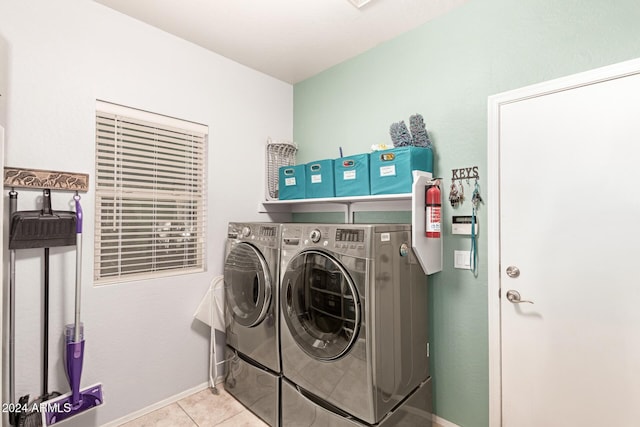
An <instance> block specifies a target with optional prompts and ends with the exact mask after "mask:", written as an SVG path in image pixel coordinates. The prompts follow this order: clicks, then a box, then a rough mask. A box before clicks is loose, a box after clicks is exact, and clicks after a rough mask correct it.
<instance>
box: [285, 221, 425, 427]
mask: <svg viewBox="0 0 640 427" xmlns="http://www.w3.org/2000/svg"><path fill="white" fill-rule="evenodd" d="M281 250H282V254H281V267H280V270H281V291H280V306H281V310H280V312H281V331H280V341H281V355H282V373H283V378H284V379H285V380H283V385H282V397H281V398H282V402H281V404H282V423H283V425H296V423H299V422H300V421H299V420H298V417H300V411H298V410H296V409H295V408H296V406H299V405H302V404H303V402H306V405H307V406H310V407H314V408H316V409H317V410H318V411H320V412H322V413H323V414H324V416H331V417H335V419H336V420H341V421H340V422H338V421H331V423H333V424H331V423H329V424H327V425H334V424H335V425H342V424H341V422H346V421H345V420H348V422H354V423H356V425H373V424H378V423H380V422H382V421H383V420H385V419H387V418H388V417H389V416H390V414H392V413H401V412H402V411H401V410H400V408H402V407H404V406H403V405H405V404H407V402H408V401H409V400H410V401H411V403H410V405H411V407H416V408H418V409H419V410H418V412H420V413H421V414H423V415H425V417H424V424H422V425H430V423H431V415H430V413H431V411H430V408H431V401H430V399H431V397H430V396H431V389H430V387H431V383H430V381H429V380H430V375H429V343H428V323H427V322H428V319H427V276H426V275H425V274H424V272H423V271H422V269H421V267H420V265H419V264H418V262H417V260H416V258H415V256H414V254H413V251H412V249H411V226H410V225H407V224H379V225H363V224H286V225H284V226H283V228H282V246H281ZM303 406H304V405H303ZM398 411H400V412H398ZM411 412H416V411H415V410H412V411H411ZM301 425H305V426H306V425H309V426H311V425H316V424H301ZM344 425H347V424H344ZM389 425H391V424H389Z"/></svg>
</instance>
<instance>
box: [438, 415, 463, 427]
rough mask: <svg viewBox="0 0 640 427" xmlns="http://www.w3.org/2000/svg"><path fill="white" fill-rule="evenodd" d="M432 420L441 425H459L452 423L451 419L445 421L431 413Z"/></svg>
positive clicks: (446, 426)
mask: <svg viewBox="0 0 640 427" xmlns="http://www.w3.org/2000/svg"><path fill="white" fill-rule="evenodd" d="M432 421H433V422H434V423H435V424H438V425H439V426H442V427H460V426H459V425H458V424H454V423H452V422H451V421H447V420H445V419H444V418H440V417H439V416H437V415H433V418H432Z"/></svg>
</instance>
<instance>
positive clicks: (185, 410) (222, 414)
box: [120, 384, 440, 427]
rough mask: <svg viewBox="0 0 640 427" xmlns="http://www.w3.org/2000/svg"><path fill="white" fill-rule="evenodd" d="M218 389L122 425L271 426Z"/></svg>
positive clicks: (144, 426)
mask: <svg viewBox="0 0 640 427" xmlns="http://www.w3.org/2000/svg"><path fill="white" fill-rule="evenodd" d="M217 390H218V394H217V395H216V394H214V393H213V392H212V391H211V389H209V388H207V389H206V390H202V391H199V392H197V393H195V394H192V395H191V396H188V397H185V398H184V399H182V400H179V401H178V402H176V403H172V404H170V405H167V406H165V407H163V408H160V409H158V410H156V411H154V412H151V413H150V414H147V415H144V416H142V417H140V418H137V419H135V420H133V421H129V422H128V423H125V424H121V426H120V427H268V425H267V424H266V423H264V422H263V421H262V420H260V418H258V417H256V416H255V415H254V414H253V413H252V412H251V411H249V410H248V409H247V408H245V407H244V406H243V405H242V404H241V403H240V402H238V401H237V400H236V399H235V398H234V397H233V396H231V395H230V394H229V393H227V392H226V391H225V390H224V387H223V385H222V384H220V385H218V387H217ZM433 427H440V426H439V425H438V424H435V423H434V424H433Z"/></svg>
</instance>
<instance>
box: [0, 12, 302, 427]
mask: <svg viewBox="0 0 640 427" xmlns="http://www.w3.org/2000/svg"><path fill="white" fill-rule="evenodd" d="M2 44H4V45H5V46H6V50H7V53H6V58H5V59H4V60H3V61H4V62H6V64H2V61H0V65H2V66H0V71H2V72H3V74H4V73H5V70H6V75H4V76H3V79H0V81H1V80H4V81H6V83H7V88H8V91H7V94H6V123H5V124H6V159H5V164H6V165H8V166H15V167H24V168H35V169H47V170H63V171H70V172H85V173H89V174H90V176H91V179H90V191H89V192H88V193H87V194H82V203H83V208H84V211H85V218H86V219H85V233H84V251H83V312H82V318H83V321H84V322H85V338H86V351H85V366H84V372H83V381H82V382H83V384H84V385H89V384H92V383H95V382H102V384H103V387H104V392H105V400H106V404H105V405H103V406H102V407H101V408H99V409H98V410H96V411H92V412H89V413H87V414H86V415H83V416H80V417H77V418H76V419H75V420H74V421H71V422H69V423H68V424H67V425H68V426H69V427H72V426H88V425H101V424H104V423H106V422H109V421H111V420H114V419H118V418H120V417H123V416H125V415H127V414H129V413H131V412H134V411H137V410H140V409H142V408H144V407H146V406H148V405H151V404H153V403H155V402H157V401H160V400H162V399H165V398H167V397H170V396H172V395H175V394H177V393H180V392H182V391H184V390H187V389H189V388H192V387H196V386H198V385H201V384H204V383H205V382H206V381H207V378H208V374H207V360H208V359H207V357H208V330H207V328H206V327H203V326H202V325H200V324H199V322H198V321H193V319H192V315H193V312H194V311H195V309H196V307H197V305H198V303H199V301H200V299H201V297H202V296H203V295H204V293H205V291H206V289H207V287H208V285H209V283H210V281H211V279H212V278H213V277H214V276H216V275H219V274H221V272H222V262H223V251H224V239H225V238H226V224H227V222H228V221H229V220H266V219H269V218H267V217H265V216H261V215H259V214H258V213H257V205H258V201H259V200H260V199H262V198H263V194H264V190H263V188H264V185H263V182H264V181H263V174H264V143H265V141H266V138H267V137H268V136H273V137H276V138H291V136H292V114H293V113H292V112H293V106H292V102H293V98H292V87H291V86H290V85H289V84H287V83H283V82H281V81H278V80H275V79H273V78H271V77H268V76H266V75H263V74H261V73H258V72H256V71H254V70H251V69H248V68H246V67H244V66H241V65H239V64H236V63H234V62H232V61H230V60H228V59H226V58H223V57H221V56H219V55H216V54H213V53H211V52H208V51H205V50H203V49H201V48H199V47H197V46H195V45H193V44H190V43H187V42H185V41H183V40H180V39H177V38H175V37H173V36H170V35H168V34H166V33H163V32H161V31H159V30H156V29H154V28H152V27H149V26H147V25H145V24H143V23H141V22H138V21H135V20H132V19H130V18H128V17H125V16H123V15H121V14H119V13H117V12H114V11H112V10H111V9H108V8H106V7H104V6H102V5H99V4H96V3H94V2H92V1H86V0H63V1H56V2H51V1H45V0H34V1H28V2H17V1H10V0H0V45H2ZM1 59H2V58H0V60H1ZM2 95H3V97H4V96H5V94H4V93H3V94H2ZM96 99H103V100H106V101H111V102H115V103H119V104H124V105H128V106H132V107H136V108H141V109H144V110H149V111H153V112H157V113H161V114H165V115H169V116H174V117H178V118H184V119H188V120H192V121H196V122H200V123H203V124H206V125H208V126H209V130H210V135H209V162H208V167H209V175H208V187H209V192H208V194H209V203H208V212H209V213H208V221H207V226H208V230H207V235H208V245H209V246H208V252H207V266H208V268H207V271H206V272H205V273H202V274H192V275H188V276H181V277H175V278H166V279H162V280H147V281H139V282H129V283H123V284H119V285H111V286H101V287H95V286H93V283H92V277H93V268H92V266H93V251H92V249H93V239H94V235H93V218H94V215H95V212H94V192H93V187H92V185H93V182H94V175H93V174H94V137H95V135H94V112H95V100H96ZM39 195H40V192H39V191H25V190H19V201H18V208H19V209H21V210H28V209H39V205H38V201H37V197H38V196H39ZM3 197H5V198H6V197H7V196H6V191H5V195H4V196H3ZM71 197H72V195H71V194H69V193H54V194H53V208H54V210H55V209H57V210H72V208H71V205H70V202H71ZM4 214H5V215H4V217H5V218H6V212H5V213H4ZM3 245H4V246H3V247H6V241H5V242H4V243H3ZM51 254H52V259H51V287H52V290H51V294H52V296H51V307H52V314H51V318H52V320H51V322H52V323H51V351H52V355H51V361H50V364H51V374H50V382H51V387H50V389H54V390H59V391H62V392H66V391H67V390H68V386H67V383H66V379H65V377H64V372H63V368H62V346H61V344H62V338H61V337H62V335H61V334H62V329H63V324H64V323H69V322H71V321H72V319H73V284H74V282H73V281H74V266H75V264H74V262H75V258H74V252H73V250H72V249H69V248H55V249H52V250H51ZM4 258H5V260H6V258H7V256H6V254H5V256H4ZM17 259H18V261H17V271H16V278H17V279H16V281H17V286H18V290H17V296H16V299H17V313H18V315H17V348H16V352H17V356H18V362H17V379H18V381H17V395H18V396H19V395H22V394H25V393H31V394H32V395H37V394H39V393H40V385H39V384H40V369H39V366H40V357H39V353H40V350H41V349H40V345H39V344H38V343H39V340H40V336H39V330H40V320H39V313H40V311H41V305H40V287H41V283H42V279H41V263H42V250H28V251H20V252H19V253H18V257H17ZM5 271H6V269H5ZM5 282H6V278H5ZM5 288H6V286H5ZM5 300H6V295H5ZM5 351H6V350H5ZM5 372H6V368H5ZM4 394H5V396H4V397H3V402H6V401H7V399H6V394H7V390H6V384H5V390H4Z"/></svg>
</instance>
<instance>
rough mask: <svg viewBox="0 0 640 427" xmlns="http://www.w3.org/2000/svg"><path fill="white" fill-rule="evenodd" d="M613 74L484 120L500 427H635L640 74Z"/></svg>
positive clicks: (534, 97) (639, 389)
mask: <svg viewBox="0 0 640 427" xmlns="http://www.w3.org/2000/svg"><path fill="white" fill-rule="evenodd" d="M634 64H635V69H636V70H638V71H640V63H637V62H636V63H634ZM612 69H613V70H614V72H613V74H614V75H616V77H617V78H613V79H608V78H605V80H602V75H603V74H602V71H601V70H602V69H601V70H600V71H597V72H595V73H594V74H593V75H591V76H589V75H588V74H581V75H578V77H577V80H572V79H564V80H563V81H561V82H560V83H558V81H556V82H555V83H553V84H551V85H547V86H545V85H539V86H538V87H537V89H534V90H533V92H532V91H527V90H525V91H524V92H523V93H520V94H516V95H515V98H519V99H515V100H513V102H504V98H503V99H502V102H498V104H499V105H498V106H497V107H496V108H497V109H496V110H495V111H494V112H493V113H492V116H493V118H492V121H494V126H495V127H494V131H493V136H492V137H490V138H491V139H493V142H490V146H491V144H494V147H493V148H490V150H493V152H494V153H495V154H496V157H497V160H498V162H499V163H498V171H499V174H498V175H499V176H496V178H495V180H496V182H497V186H496V187H497V191H498V193H497V194H495V195H494V197H495V196H499V201H497V200H496V201H492V203H494V206H496V209H495V211H494V212H497V219H496V220H495V224H497V226H498V230H497V231H498V233H496V237H495V238H496V239H498V240H497V242H495V244H493V245H492V247H493V248H495V250H496V251H497V253H498V260H497V261H498V263H496V264H495V269H496V272H495V274H494V275H493V276H492V277H493V279H492V277H490V281H492V280H493V281H494V282H497V285H496V284H494V285H493V286H498V287H499V291H500V295H501V298H500V299H499V300H498V299H497V298H498V292H495V294H493V295H492V297H494V298H493V300H492V299H491V298H490V302H489V305H490V312H491V311H492V310H494V312H493V314H492V316H493V318H496V315H495V310H498V311H499V313H498V316H497V317H498V318H499V321H498V322H497V323H499V331H498V332H499V334H500V335H501V345H500V350H499V351H500V354H495V352H492V354H491V356H490V357H491V358H492V360H493V359H495V358H496V357H499V358H500V360H501V366H500V369H501V375H498V376H499V377H500V379H499V384H498V385H497V386H496V385H495V384H494V386H493V387H492V390H493V392H492V393H491V394H492V399H495V398H496V392H495V391H496V387H499V388H500V389H501V390H500V391H501V396H502V399H501V401H502V402H501V403H502V404H501V411H500V416H499V418H500V419H501V421H502V423H501V424H502V425H503V426H510V427H529V426H530V427H540V426H545V427H549V426H562V427H566V426H580V427H588V426H598V427H600V426H604V425H607V426H616V427H624V426H639V425H640V191H639V188H638V186H639V182H640V173H639V171H640V167H639V166H640V74H632V75H628V76H625V77H621V76H620V72H619V69H618V68H615V67H613V68H612ZM605 74H606V73H605ZM593 79H596V80H599V81H597V82H593ZM576 81H577V82H579V83H578V84H577V86H574V87H573V88H569V89H564V90H560V87H566V85H567V84H568V85H575V82H576ZM589 81H591V82H590V83H587V82H589ZM554 86H555V87H554ZM535 92H538V93H537V94H536V93H535ZM540 92H542V93H540ZM490 102H491V101H490ZM496 119H497V120H496ZM490 126H491V124H490ZM496 129H497V131H495V130H496ZM496 145H497V150H495V148H496ZM498 153H499V154H498ZM490 156H491V154H490ZM490 162H491V161H490ZM498 203H499V205H498ZM498 236H499V237H498ZM490 262H491V260H490ZM510 267H513V268H511V269H509V268H510ZM516 269H517V270H516ZM509 270H511V274H509V273H508V271H509ZM518 273H519V274H518ZM491 287H492V285H490V293H491V292H492V290H491ZM494 290H497V289H494ZM510 291H515V292H518V293H519V294H520V298H521V300H523V301H522V302H520V303H517V302H516V301H510V300H509V299H508V298H507V293H508V292H510ZM516 297H517V295H516ZM524 301H531V303H529V302H524ZM492 304H495V307H494V308H493V309H492V308H491V305H492ZM490 328H491V326H490ZM495 332H496V331H494V333H492V336H497V334H496V333H495ZM494 348H496V347H494ZM494 366H495V365H494ZM493 371H494V372H495V369H494V370H493ZM492 377H493V374H492ZM494 380H495V377H494ZM492 381H493V380H492ZM492 406H495V402H494V404H493V405H492ZM496 418H498V417H492V425H500V423H499V422H498V421H497V420H496Z"/></svg>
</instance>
